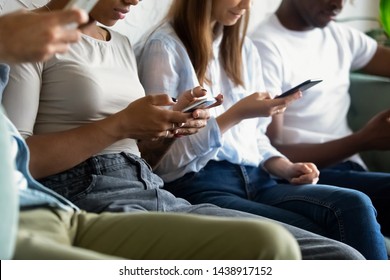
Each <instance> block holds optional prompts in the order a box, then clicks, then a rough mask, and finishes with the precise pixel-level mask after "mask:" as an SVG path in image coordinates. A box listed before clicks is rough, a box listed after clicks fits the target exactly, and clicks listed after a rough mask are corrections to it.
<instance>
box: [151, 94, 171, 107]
mask: <svg viewBox="0 0 390 280" xmlns="http://www.w3.org/2000/svg"><path fill="white" fill-rule="evenodd" d="M146 98H147V99H148V100H149V102H150V104H152V105H155V106H170V105H174V104H175V102H174V101H173V99H172V98H171V97H170V96H169V95H167V94H155V95H148V96H146Z"/></svg>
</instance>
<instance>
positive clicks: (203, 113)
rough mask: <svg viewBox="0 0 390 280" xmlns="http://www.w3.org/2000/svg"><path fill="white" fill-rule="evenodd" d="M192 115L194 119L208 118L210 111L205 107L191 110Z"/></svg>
mask: <svg viewBox="0 0 390 280" xmlns="http://www.w3.org/2000/svg"><path fill="white" fill-rule="evenodd" d="M192 117H193V118H194V119H207V120H208V119H209V118H210V111H209V110H207V109H196V110H195V111H194V112H192Z"/></svg>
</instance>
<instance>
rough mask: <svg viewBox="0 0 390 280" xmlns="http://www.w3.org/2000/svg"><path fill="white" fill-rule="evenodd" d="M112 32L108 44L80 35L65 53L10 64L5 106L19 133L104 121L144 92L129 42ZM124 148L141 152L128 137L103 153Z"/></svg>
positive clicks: (29, 134) (131, 151)
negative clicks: (42, 60)
mask: <svg viewBox="0 0 390 280" xmlns="http://www.w3.org/2000/svg"><path fill="white" fill-rule="evenodd" d="M110 33H111V40H110V41H109V42H105V41H100V40H96V39H94V38H92V37H89V36H86V35H83V36H82V40H81V42H80V43H77V44H74V45H72V46H71V49H70V51H69V52H68V53H66V54H64V55H56V56H55V57H54V58H52V59H50V60H49V61H48V62H46V63H36V64H22V65H13V66H12V67H11V74H10V80H9V84H8V87H7V88H6V91H5V93H4V97H3V104H4V107H5V109H6V111H7V112H8V115H9V117H10V119H11V121H12V122H13V123H14V124H15V126H16V127H17V128H18V130H19V131H20V133H21V134H22V135H23V137H25V138H27V137H29V136H31V135H33V134H45V133H51V132H59V131H65V130H69V129H72V128H75V127H78V126H81V125H83V124H85V123H89V122H93V121H96V120H99V119H103V118H105V117H107V116H109V115H112V114H114V113H116V112H118V111H120V110H122V109H124V108H125V107H127V106H128V104H129V103H131V102H132V101H134V100H136V99H138V98H140V97H142V96H144V90H143V88H142V85H141V84H140V82H139V79H138V74H137V67H136V61H135V57H134V53H133V51H132V47H131V45H130V42H129V40H128V39H127V38H126V37H125V36H123V35H121V34H119V33H117V32H114V31H110ZM102 54H103V55H102ZM122 151H125V152H129V153H133V154H136V155H139V151H138V147H137V145H136V141H135V140H132V139H124V140H120V141H118V142H116V143H114V144H113V145H111V146H110V147H107V148H106V149H105V150H104V151H102V152H101V153H102V154H105V153H117V152H122Z"/></svg>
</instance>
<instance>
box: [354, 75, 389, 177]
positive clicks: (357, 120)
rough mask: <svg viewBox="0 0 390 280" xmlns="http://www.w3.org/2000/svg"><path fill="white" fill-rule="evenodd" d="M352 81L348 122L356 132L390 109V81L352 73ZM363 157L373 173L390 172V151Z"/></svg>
mask: <svg viewBox="0 0 390 280" xmlns="http://www.w3.org/2000/svg"><path fill="white" fill-rule="evenodd" d="M350 80H351V86H350V89H349V93H350V95H351V107H350V109H349V113H348V122H349V125H350V127H351V128H352V130H354V131H356V130H358V129H359V128H361V127H362V126H363V125H364V124H365V123H366V122H367V121H368V120H370V119H371V118H372V117H373V116H374V115H375V114H376V113H378V112H380V111H383V110H385V109H389V108H390V79H388V78H382V77H377V76H370V75H365V74H359V73H351V76H350ZM361 156H362V158H363V160H364V162H365V163H366V164H367V166H368V168H369V169H370V170H371V171H380V172H390V151H367V152H362V153H361Z"/></svg>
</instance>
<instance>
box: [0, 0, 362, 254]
mask: <svg viewBox="0 0 390 280" xmlns="http://www.w3.org/2000/svg"><path fill="white" fill-rule="evenodd" d="M137 3H138V1H137V0H114V1H112V0H101V1H99V3H98V4H97V5H96V6H95V8H94V9H93V10H92V12H91V16H92V18H93V19H96V20H99V21H100V22H101V23H103V24H106V25H113V24H114V23H115V22H116V21H117V20H118V18H124V16H125V14H126V13H127V12H128V11H129V9H130V6H132V5H136V4H137ZM65 4H66V0H53V1H51V2H49V3H48V6H49V8H50V9H51V10H58V9H62V8H63V7H64V5H65ZM41 12H43V11H42V10H41ZM81 31H82V32H83V35H82V38H81V41H80V42H78V43H76V44H74V45H72V46H71V47H70V50H69V52H68V53H66V54H63V55H58V56H55V57H53V58H52V59H50V60H48V61H47V62H46V63H36V64H31V63H24V64H13V65H12V67H11V72H12V74H11V77H10V84H9V85H8V86H7V89H6V93H5V100H3V101H5V102H4V103H3V104H6V107H7V108H6V109H7V112H8V113H9V115H10V116H11V118H12V121H14V122H15V123H16V124H17V127H18V128H19V130H20V131H21V132H22V134H23V136H24V137H26V139H27V140H26V141H27V144H28V145H29V147H30V148H31V159H32V160H31V161H30V164H29V166H30V170H31V171H32V174H33V176H34V177H36V178H40V181H41V182H43V183H44V185H45V186H48V187H49V188H51V189H55V190H56V191H57V192H59V193H61V194H64V196H65V197H66V198H68V199H70V200H71V201H72V202H73V203H74V204H76V205H77V206H78V207H80V208H82V209H84V210H87V211H88V212H95V213H101V212H138V213H139V212H142V213H144V214H148V215H151V214H152V213H148V212H150V211H153V212H176V213H183V212H185V213H188V214H202V215H208V216H223V217H229V218H230V217H239V218H241V219H244V218H245V219H248V218H249V219H257V220H262V221H265V220H266V219H263V218H261V217H258V216H254V215H250V214H247V213H242V212H239V211H234V210H228V209H222V208H219V207H217V206H214V205H210V204H203V205H191V204H190V203H188V202H187V201H185V200H183V199H179V198H176V197H174V196H173V195H172V194H171V193H169V192H168V191H166V190H163V189H162V187H163V184H162V180H161V179H160V178H159V177H158V176H157V175H156V174H154V173H153V172H152V171H151V169H150V167H149V166H148V164H147V163H146V162H145V161H144V160H143V159H142V158H140V157H139V152H138V148H137V142H138V141H136V140H135V139H132V138H131V137H134V138H142V139H146V138H154V137H156V136H160V137H165V136H168V137H172V136H173V135H174V134H175V133H176V134H182V133H184V134H187V133H194V132H196V131H198V130H199V127H202V126H204V124H205V123H206V119H207V118H208V112H207V111H206V110H196V111H195V112H193V113H192V114H191V113H185V114H184V113H181V112H174V111H171V110H166V109H165V108H164V109H163V108H160V106H159V105H170V104H172V103H173V102H172V101H171V98H169V97H168V96H166V95H162V96H160V97H157V98H156V97H151V96H148V97H145V96H144V90H143V88H142V86H141V85H140V83H139V80H138V75H137V71H136V63H135V59H134V54H133V51H132V47H131V45H130V43H129V40H128V38H126V37H124V36H123V35H121V34H119V33H116V32H114V31H111V30H109V29H107V28H102V27H100V26H98V25H97V24H96V22H95V21H93V22H92V23H91V25H88V26H84V27H83V28H81ZM86 77H88V78H86ZM112 80H114V82H110V81H112ZM62 87H64V88H62ZM113 87H114V89H113ZM199 92H200V90H197V89H195V91H194V95H198V96H200V93H199ZM47 94H48V95H47ZM61 94H63V95H61ZM46 98H47V99H46ZM105 98H107V99H108V100H107V102H104V104H103V105H102V103H103V100H105ZM184 98H185V99H184V100H187V102H188V101H191V100H192V99H193V97H192V96H191V95H190V91H187V92H186V94H185V95H184ZM44 99H45V102H41V103H40V102H39V101H40V100H41V101H43V100H44ZM97 99H98V100H97ZM133 100H134V101H133ZM46 101H47V102H46ZM96 101H99V102H96ZM57 102H59V104H57ZM129 102H131V103H130V105H129V106H128V107H127V104H129ZM181 104H182V106H185V105H186V104H184V103H183V102H182V103H181ZM179 105H180V100H179V101H178V102H177V106H179ZM178 109H180V107H178ZM100 110H102V112H100ZM21 111H22V112H23V113H25V114H23V116H22V115H21V114H20V113H19V112H21ZM37 112H38V114H37ZM32 115H34V116H33V117H32ZM193 117H195V118H196V119H195V120H193ZM172 123H185V125H184V126H181V125H179V128H176V126H177V125H175V128H172ZM150 127H152V128H154V129H152V130H149V129H148V128H150ZM156 127H157V129H156ZM168 129H169V131H168V132H167V130H168ZM171 129H172V130H171ZM124 130H126V131H124ZM116 132H118V135H117V133H116ZM118 139H120V140H118ZM156 142H157V141H156ZM48 147H50V149H48ZM107 147H108V148H107ZM122 215H123V214H122ZM51 216H52V215H51ZM66 216H68V214H67V215H66ZM68 217H70V216H68ZM119 217H121V215H119ZM126 217H127V214H126ZM157 218H159V217H157ZM187 218H190V215H188V216H187V215H186V216H185V217H183V218H178V219H179V220H180V221H179V222H178V223H179V226H181V227H182V229H178V231H175V230H174V231H175V233H173V231H172V232H170V233H169V234H165V237H166V238H168V239H169V238H172V242H173V243H175V245H177V244H178V242H179V240H182V241H181V243H180V245H182V246H183V250H184V251H187V253H188V254H187V253H184V254H182V255H180V252H183V251H181V250H178V251H175V250H174V249H169V251H166V252H167V253H169V255H161V254H164V251H165V250H164V248H165V247H164V244H163V243H162V244H161V246H162V247H161V246H157V247H156V250H153V252H154V253H153V254H152V255H150V258H187V257H188V258H190V256H189V255H191V254H192V253H191V252H193V250H194V249H195V250H196V248H197V247H196V246H195V247H194V246H193V243H194V242H192V241H191V240H188V238H187V232H186V234H184V233H183V234H182V235H180V233H182V232H183V231H185V230H186V228H187V227H186V223H183V224H182V223H181V221H183V220H186V219H187ZM199 218H200V217H198V218H196V219H199ZM129 219H130V218H129ZM167 219H168V218H167ZM204 219H213V218H212V217H204ZM80 221H81V222H82V221H84V218H83V219H81V220H80ZM141 222H142V221H141ZM244 222H245V221H244ZM257 225H258V224H256V225H255V227H256V228H257ZM267 225H268V223H267ZM65 226H66V225H65ZM250 227H252V224H251V226H250ZM266 227H267V226H266ZM271 227H272V226H271ZM283 227H284V228H286V229H287V230H288V231H289V232H290V233H292V234H293V236H294V237H295V239H296V240H297V241H298V244H299V247H300V250H301V254H302V258H304V259H361V258H362V256H361V255H360V254H359V253H358V252H357V251H356V250H354V249H353V248H351V247H349V246H347V245H345V244H343V243H340V242H337V241H334V240H330V239H327V238H324V237H321V236H319V235H316V234H312V233H309V232H306V231H304V230H301V229H298V228H295V227H292V226H289V225H285V224H283ZM173 228H174V227H173ZM193 228H194V227H188V229H189V232H190V231H191V230H192V229H193ZM278 229H280V228H279V227H278ZM65 230H66V227H65ZM167 230H169V229H167ZM224 230H226V228H225V229H224ZM254 231H258V228H257V229H254ZM156 232H159V229H158V226H156V225H155V224H153V223H152V224H151V225H149V226H148V227H147V228H144V231H143V236H144V237H146V240H145V239H144V240H145V241H144V242H139V241H138V243H137V245H138V246H144V244H145V242H148V243H152V242H151V241H152V240H155V239H154V238H157V237H158V234H157V235H156ZM194 232H195V233H198V232H199V231H197V230H195V231H194ZM227 232H229V230H227ZM233 232H234V231H233ZM240 232H241V234H242V237H243V238H244V239H248V236H247V234H246V233H245V232H243V231H242V230H240ZM281 232H284V231H281ZM204 233H207V235H210V232H209V230H204ZM178 234H179V235H178ZM282 235H283V233H282ZM149 237H150V238H149ZM160 237H161V235H160ZM200 237H201V238H202V235H200ZM253 238H254V237H253ZM281 238H284V237H281ZM207 239H208V238H206V240H207ZM169 240H171V239H169ZM183 240H185V242H186V243H185V242H184V241H183ZM209 240H210V239H209ZM248 240H249V239H248ZM274 241H277V240H274ZM172 242H170V243H169V242H168V243H169V244H173V243H172ZM257 242H262V238H259V239H258V240H257ZM257 242H256V243H257ZM184 243H185V244H184ZM272 243H274V242H272ZM209 244H210V243H209ZM226 244H229V242H226V241H223V246H224V248H223V249H221V251H223V250H226ZM245 244H250V245H251V246H253V244H251V242H248V243H246V242H245ZM288 244H290V242H289V241H287V247H288V248H291V257H293V258H296V257H298V256H297V255H296V254H293V252H295V251H294V243H291V244H290V245H288ZM281 245H282V246H284V245H286V243H284V242H283V243H282V244H281ZM108 247H111V246H108ZM175 247H176V246H175ZM244 247H246V246H243V248H244ZM254 247H257V246H254ZM21 248H22V247H21ZM211 249H212V251H214V253H213V252H209V253H207V252H199V254H201V255H202V256H203V257H204V258H212V256H210V254H215V255H214V257H215V258H222V257H223V254H224V253H223V252H218V251H219V250H218V249H216V248H215V247H214V246H212V247H211ZM260 249H261V248H260ZM244 250H245V249H244ZM229 251H230V250H229ZM249 251H251V252H253V251H252V250H249ZM277 251H279V249H277ZM142 252H144V251H142V250H141V251H140V253H142ZM273 252H275V251H273ZM203 254H208V256H206V255H203ZM221 254H222V255H221ZM243 254H246V253H243ZM228 255H229V256H230V257H231V256H232V255H231V254H230V253H229V254H228ZM127 256H128V255H127ZM284 256H285V257H287V254H286V255H284ZM133 257H134V258H141V257H144V258H146V257H147V255H143V256H139V255H136V256H133ZM192 257H193V258H200V257H201V256H199V255H196V254H195V253H194V254H193V255H192ZM225 257H226V258H228V256H227V255H225ZM246 257H247V258H249V256H246ZM274 257H275V256H274ZM233 258H240V256H239V255H237V254H236V255H234V257H233ZM242 258H245V257H244V256H242ZM270 258H271V256H270Z"/></svg>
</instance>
